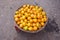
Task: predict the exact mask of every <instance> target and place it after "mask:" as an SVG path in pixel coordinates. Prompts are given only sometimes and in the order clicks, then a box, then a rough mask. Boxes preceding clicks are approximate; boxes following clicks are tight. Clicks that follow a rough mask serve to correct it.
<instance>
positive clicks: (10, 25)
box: [0, 0, 60, 40]
mask: <svg viewBox="0 0 60 40" xmlns="http://www.w3.org/2000/svg"><path fill="white" fill-rule="evenodd" d="M23 4H34V5H36V4H38V6H42V7H43V8H44V10H45V11H46V13H47V15H48V17H49V18H50V19H53V18H55V20H56V23H57V24H58V27H59V28H60V0H0V40H60V33H56V32H54V31H53V32H49V31H48V32H45V30H44V31H41V32H39V33H36V34H30V33H24V32H19V33H18V32H16V30H15V28H14V18H13V16H14V12H15V11H16V9H18V8H19V7H20V6H21V5H23Z"/></svg>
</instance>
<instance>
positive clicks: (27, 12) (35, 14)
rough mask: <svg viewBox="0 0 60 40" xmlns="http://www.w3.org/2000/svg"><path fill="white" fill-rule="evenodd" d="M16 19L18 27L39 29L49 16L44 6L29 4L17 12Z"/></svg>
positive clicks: (31, 29)
mask: <svg viewBox="0 0 60 40" xmlns="http://www.w3.org/2000/svg"><path fill="white" fill-rule="evenodd" d="M14 20H15V22H16V24H17V25H18V27H19V28H21V29H23V30H26V31H37V30H39V29H41V28H42V27H44V25H45V23H46V21H47V16H46V12H45V11H43V8H42V7H39V6H36V5H29V4H27V5H23V6H22V7H21V8H19V9H18V10H17V11H16V12H15V15H14Z"/></svg>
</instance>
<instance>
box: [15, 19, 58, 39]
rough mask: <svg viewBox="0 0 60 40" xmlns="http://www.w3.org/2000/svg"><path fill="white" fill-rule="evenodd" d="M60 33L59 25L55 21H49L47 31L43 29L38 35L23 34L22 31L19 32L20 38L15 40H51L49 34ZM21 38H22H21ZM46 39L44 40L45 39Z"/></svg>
mask: <svg viewBox="0 0 60 40" xmlns="http://www.w3.org/2000/svg"><path fill="white" fill-rule="evenodd" d="M53 31H55V32H57V33H58V32H59V28H58V24H57V23H56V22H55V19H54V18H53V19H50V18H49V19H48V23H47V25H46V27H45V29H43V30H42V31H40V32H38V33H34V34H31V33H26V32H22V31H17V35H18V36H19V38H15V39H14V40H19V39H21V40H44V39H45V40H49V39H48V35H47V33H48V32H53ZM20 36H21V37H20ZM43 38H44V39H43Z"/></svg>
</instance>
